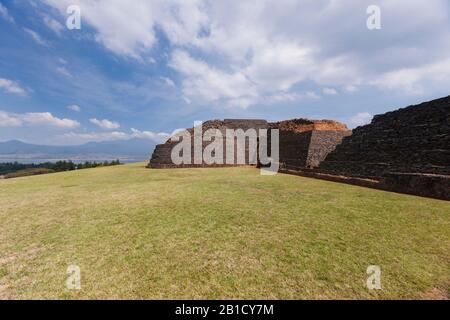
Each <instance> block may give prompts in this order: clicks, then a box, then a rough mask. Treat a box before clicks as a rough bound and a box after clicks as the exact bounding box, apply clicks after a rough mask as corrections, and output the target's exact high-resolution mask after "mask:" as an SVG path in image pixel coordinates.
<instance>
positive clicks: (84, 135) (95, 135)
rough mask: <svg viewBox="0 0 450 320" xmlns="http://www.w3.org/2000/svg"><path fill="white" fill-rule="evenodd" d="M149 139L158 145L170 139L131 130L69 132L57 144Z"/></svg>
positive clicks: (164, 136)
mask: <svg viewBox="0 0 450 320" xmlns="http://www.w3.org/2000/svg"><path fill="white" fill-rule="evenodd" d="M134 138H138V139H147V140H151V141H154V142H156V143H163V142H165V141H166V140H167V139H168V138H169V134H167V133H157V132H152V131H140V130H137V129H131V132H123V131H111V132H81V133H80V132H69V133H65V134H63V135H61V136H59V137H57V138H56V141H55V142H59V143H63V144H67V143H70V144H82V143H87V142H92V141H94V142H103V141H117V140H123V141H126V140H130V139H134Z"/></svg>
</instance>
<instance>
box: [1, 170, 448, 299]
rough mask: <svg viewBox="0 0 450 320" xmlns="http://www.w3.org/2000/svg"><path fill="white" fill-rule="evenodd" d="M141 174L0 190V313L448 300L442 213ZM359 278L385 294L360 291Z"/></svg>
mask: <svg viewBox="0 0 450 320" xmlns="http://www.w3.org/2000/svg"><path fill="white" fill-rule="evenodd" d="M144 166H145V164H143V163H141V164H133V165H126V166H118V167H108V168H97V169H89V170H81V171H76V172H68V173H57V174H50V175H45V176H35V177H27V178H19V179H12V180H0V299H1V298H3V299H8V298H9V299H11V298H19V299H28V298H33V299H41V298H50V299H59V298H62V299H93V298H95V299H112V298H119V299H129V298H131V299H134V298H137V299H185V298H187V299H197V298H208V299H209V298H211V299H218V298H231V299H237V298H239V299H240V298H250V299H253V298H255V299H309V298H312V299H336V298H342V299H355V298H356V299H366V298H368V299H394V298H401V299H411V298H421V297H424V296H423V295H424V294H426V293H427V292H434V291H433V290H440V291H439V292H440V293H443V294H444V297H445V296H447V297H448V288H449V283H450V271H449V264H450V263H449V262H450V256H449V255H450V204H449V202H445V201H439V200H432V199H425V198H419V197H414V196H408V195H401V194H395V193H388V192H383V191H378V190H371V189H365V188H360V187H356V186H350V185H345V184H337V183H332V182H326V181H321V180H314V179H307V178H302V177H297V176H289V175H283V174H279V175H276V176H271V177H267V176H260V175H259V171H258V170H256V169H253V168H224V169H176V170H149V169H145V168H144ZM72 264H75V265H78V266H80V268H81V285H82V289H81V290H80V291H76V292H74V291H69V290H68V289H67V288H66V287H65V281H66V279H67V277H68V275H67V274H66V270H67V267H68V266H69V265H72ZM369 265H379V266H380V267H381V270H382V287H383V288H382V290H368V289H367V288H366V287H365V283H366V279H367V277H368V275H367V274H366V269H367V267H368V266H369Z"/></svg>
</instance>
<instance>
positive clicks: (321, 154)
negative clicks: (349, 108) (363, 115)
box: [149, 119, 351, 169]
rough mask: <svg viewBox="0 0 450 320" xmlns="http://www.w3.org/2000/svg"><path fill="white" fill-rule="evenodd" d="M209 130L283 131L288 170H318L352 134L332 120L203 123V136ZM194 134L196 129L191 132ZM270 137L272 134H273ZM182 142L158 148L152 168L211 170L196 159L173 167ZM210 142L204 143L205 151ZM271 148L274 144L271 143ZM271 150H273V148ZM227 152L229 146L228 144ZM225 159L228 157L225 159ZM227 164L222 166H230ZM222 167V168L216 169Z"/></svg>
mask: <svg viewBox="0 0 450 320" xmlns="http://www.w3.org/2000/svg"><path fill="white" fill-rule="evenodd" d="M208 129H218V130H220V131H221V132H222V135H223V136H224V137H225V135H226V129H242V130H244V131H246V130H248V129H256V131H257V133H259V129H279V130H280V140H279V142H280V164H281V166H282V167H285V168H291V169H294V168H297V169H301V168H312V167H317V166H318V165H319V163H320V162H321V161H322V160H323V159H325V157H326V156H327V154H328V153H329V152H331V151H332V150H334V148H335V147H336V145H337V144H339V143H340V142H341V141H342V138H343V137H345V136H347V135H349V134H351V131H349V130H348V129H347V127H346V126H345V125H344V124H342V123H339V122H335V121H331V120H307V119H294V120H287V121H281V122H276V123H270V124H269V123H267V121H265V120H243V119H225V120H223V121H222V120H212V121H206V122H204V123H203V132H206V131H207V130H208ZM188 131H189V132H190V133H191V134H193V132H194V129H193V128H191V129H188ZM269 137H270V134H269ZM177 143H178V142H172V141H170V140H169V141H167V142H166V143H165V144H162V145H158V146H156V149H155V151H154V153H153V155H152V159H151V160H150V164H149V166H150V167H151V168H177V167H211V166H213V165H208V164H206V163H202V164H194V161H193V158H192V159H191V164H188V165H186V164H185V165H175V164H173V163H172V159H171V153H172V148H173V147H174V146H175V145H176V144H177ZM209 144H210V142H204V143H203V149H204V148H205V147H206V146H207V145H209ZM269 144H270V142H269ZM191 145H192V148H191V149H192V150H191V151H192V154H194V140H193V139H192V142H191ZM269 149H270V148H269ZM224 150H225V142H224ZM245 154H246V161H245V164H249V150H248V144H246V146H245ZM224 156H225V155H224ZM236 157H237V146H235V162H234V163H237V161H236V160H237V159H236ZM223 162H224V164H223V165H219V166H226V164H225V159H224V161H223ZM215 166H218V165H215Z"/></svg>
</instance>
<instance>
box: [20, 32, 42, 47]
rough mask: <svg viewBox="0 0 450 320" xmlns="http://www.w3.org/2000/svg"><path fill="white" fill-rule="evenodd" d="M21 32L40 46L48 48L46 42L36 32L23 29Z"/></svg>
mask: <svg viewBox="0 0 450 320" xmlns="http://www.w3.org/2000/svg"><path fill="white" fill-rule="evenodd" d="M23 31H25V32H26V33H27V34H28V35H29V36H30V37H31V38H32V39H33V40H34V42H36V43H37V44H39V45H41V46H48V43H47V41H45V40H44V39H43V38H42V37H41V36H40V35H39V34H38V33H37V32H36V31H34V30H31V29H28V28H23Z"/></svg>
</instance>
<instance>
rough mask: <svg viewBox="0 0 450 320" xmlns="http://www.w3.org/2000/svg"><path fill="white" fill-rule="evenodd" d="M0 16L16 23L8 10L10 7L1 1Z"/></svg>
mask: <svg viewBox="0 0 450 320" xmlns="http://www.w3.org/2000/svg"><path fill="white" fill-rule="evenodd" d="M0 16H1V17H2V18H3V19H5V20H6V21H9V22H11V23H14V18H13V17H11V15H10V14H9V12H8V9H7V8H6V7H5V6H4V5H3V4H1V3H0Z"/></svg>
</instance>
